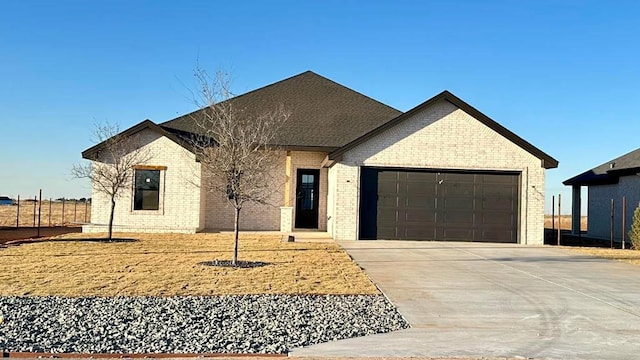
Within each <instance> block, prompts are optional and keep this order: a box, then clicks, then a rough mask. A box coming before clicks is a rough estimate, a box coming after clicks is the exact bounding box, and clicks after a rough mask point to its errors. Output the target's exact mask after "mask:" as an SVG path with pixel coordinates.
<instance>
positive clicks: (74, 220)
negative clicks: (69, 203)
mask: <svg viewBox="0 0 640 360" xmlns="http://www.w3.org/2000/svg"><path fill="white" fill-rule="evenodd" d="M77 208H78V200H73V222H74V223H75V222H76V209H77Z"/></svg>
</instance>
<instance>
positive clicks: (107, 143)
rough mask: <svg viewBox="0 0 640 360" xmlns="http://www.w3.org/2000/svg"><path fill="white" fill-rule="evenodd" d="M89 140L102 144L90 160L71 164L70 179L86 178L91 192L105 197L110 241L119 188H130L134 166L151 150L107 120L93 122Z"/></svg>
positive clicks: (142, 161) (149, 154)
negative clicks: (91, 135) (108, 202)
mask: <svg viewBox="0 0 640 360" xmlns="http://www.w3.org/2000/svg"><path fill="white" fill-rule="evenodd" d="M93 141H94V142H95V143H96V144H102V146H100V148H99V149H98V150H97V151H96V152H95V153H94V154H95V155H94V156H93V157H92V158H91V160H92V161H88V162H83V163H80V164H74V165H73V167H72V169H71V174H72V176H73V177H74V178H86V179H89V180H90V181H91V185H92V188H93V190H94V191H95V192H97V193H99V194H101V195H104V196H105V197H107V198H109V200H110V204H111V208H110V210H111V211H110V213H109V235H108V239H109V240H112V238H113V215H114V212H115V208H116V200H117V199H118V198H119V197H121V196H122V194H123V190H128V189H130V188H131V186H132V181H133V168H134V166H135V165H139V164H142V163H144V162H146V161H148V160H149V159H150V158H151V153H150V152H149V150H148V149H146V148H144V147H143V146H142V145H143V142H142V141H141V138H140V135H139V134H134V135H130V136H126V135H123V134H121V133H120V127H119V126H118V125H114V124H110V123H104V124H96V125H95V128H94V130H93Z"/></svg>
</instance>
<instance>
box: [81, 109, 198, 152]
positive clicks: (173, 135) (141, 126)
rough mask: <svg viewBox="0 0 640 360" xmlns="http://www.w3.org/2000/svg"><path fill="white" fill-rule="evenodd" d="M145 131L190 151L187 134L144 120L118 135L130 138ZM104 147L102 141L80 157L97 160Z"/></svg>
mask: <svg viewBox="0 0 640 360" xmlns="http://www.w3.org/2000/svg"><path fill="white" fill-rule="evenodd" d="M145 129H149V130H152V131H155V132H157V133H159V134H160V135H163V136H166V137H167V138H169V139H170V140H172V141H174V142H175V143H177V144H178V145H180V146H182V147H184V148H186V149H190V146H189V142H188V141H187V140H188V139H189V138H188V134H186V133H184V132H180V131H178V130H174V129H165V128H163V127H161V126H158V125H157V124H156V123H154V122H153V121H151V120H149V119H146V120H144V121H143V122H141V123H138V124H136V125H134V126H132V127H130V128H128V129H127V130H125V131H123V132H121V133H120V134H121V135H123V136H125V137H126V136H131V135H134V134H136V133H138V132H140V131H142V130H145ZM105 145H106V142H105V141H103V142H101V143H99V144H96V145H94V146H92V147H90V148H88V149H87V150H85V151H83V152H82V157H83V158H84V159H89V160H95V159H96V158H97V155H98V152H99V151H100V150H101V149H102V148H104V147H105Z"/></svg>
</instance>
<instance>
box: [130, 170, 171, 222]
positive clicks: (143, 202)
mask: <svg viewBox="0 0 640 360" xmlns="http://www.w3.org/2000/svg"><path fill="white" fill-rule="evenodd" d="M164 170H166V167H162V166H136V167H135V168H134V174H133V177H134V181H133V204H132V208H133V211H134V212H158V211H160V210H161V209H162V201H163V196H162V194H163V192H164V191H162V190H163V187H164V181H163V178H164Z"/></svg>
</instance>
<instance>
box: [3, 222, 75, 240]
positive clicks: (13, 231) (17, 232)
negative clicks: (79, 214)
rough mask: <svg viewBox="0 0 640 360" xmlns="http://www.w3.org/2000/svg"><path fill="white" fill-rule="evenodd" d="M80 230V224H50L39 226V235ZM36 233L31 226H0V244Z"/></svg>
mask: <svg viewBox="0 0 640 360" xmlns="http://www.w3.org/2000/svg"><path fill="white" fill-rule="evenodd" d="M79 232H82V227H80V226H52V227H41V228H40V237H50V236H56V235H62V234H69V233H79ZM37 235H38V230H37V229H36V228H33V227H20V228H15V227H0V244H4V243H6V242H8V241H11V240H19V239H31V238H35V237H37Z"/></svg>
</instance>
